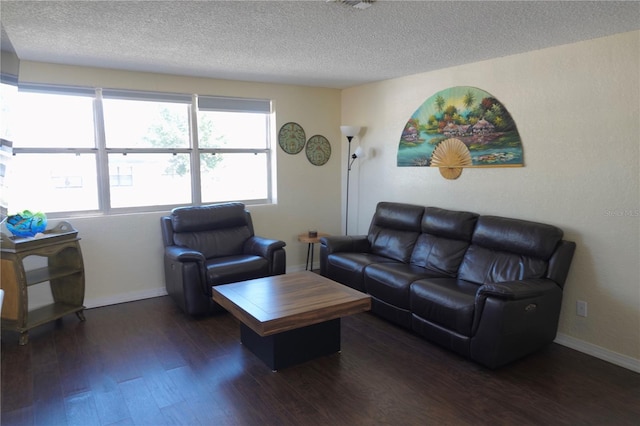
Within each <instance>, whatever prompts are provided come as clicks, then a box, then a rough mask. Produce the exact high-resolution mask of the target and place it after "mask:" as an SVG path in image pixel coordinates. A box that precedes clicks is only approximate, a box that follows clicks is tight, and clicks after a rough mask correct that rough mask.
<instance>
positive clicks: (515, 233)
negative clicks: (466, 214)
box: [458, 216, 563, 285]
mask: <svg viewBox="0 0 640 426" xmlns="http://www.w3.org/2000/svg"><path fill="white" fill-rule="evenodd" d="M562 236H563V233H562V230H561V229H559V228H556V227H555V226H552V225H546V224H542V223H536V222H529V221H525V220H519V219H510V218H503V217H497V216H481V217H480V218H478V223H477V225H476V228H475V231H474V233H473V237H472V240H471V246H469V248H468V250H467V252H466V253H465V255H464V259H463V261H462V264H461V265H460V270H459V274H458V275H459V277H460V278H462V279H463V280H466V281H471V282H474V283H477V284H480V285H481V284H487V283H496V282H504V281H512V280H523V279H529V278H541V277H544V276H545V274H546V272H547V266H548V262H549V258H550V257H551V255H552V254H553V253H554V251H555V249H556V247H557V246H558V244H559V243H560V241H561V240H562Z"/></svg>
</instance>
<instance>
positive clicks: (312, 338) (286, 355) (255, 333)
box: [212, 272, 371, 371]
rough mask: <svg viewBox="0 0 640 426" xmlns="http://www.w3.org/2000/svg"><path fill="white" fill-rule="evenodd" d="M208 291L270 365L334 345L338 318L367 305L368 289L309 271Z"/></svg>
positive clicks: (278, 365) (295, 361)
mask: <svg viewBox="0 0 640 426" xmlns="http://www.w3.org/2000/svg"><path fill="white" fill-rule="evenodd" d="M212 297H213V300H214V301H216V302H217V303H219V304H220V305H222V306H223V307H224V308H225V309H227V310H228V311H229V312H231V314H232V315H233V316H234V317H236V318H237V319H238V320H240V322H241V325H240V340H241V341H242V343H243V344H244V345H245V346H246V347H247V348H249V350H251V351H252V352H253V353H254V354H255V355H257V356H258V358H260V359H261V360H262V361H264V362H265V363H266V364H267V365H268V366H269V367H271V369H272V370H274V371H275V370H279V369H281V368H284V367H288V366H291V365H294V364H298V363H301V362H305V361H309V360H311V359H313V358H317V357H319V356H324V355H329V354H332V353H335V352H338V351H340V318H341V317H344V316H347V315H352V314H356V313H359V312H364V311H368V310H369V309H371V298H370V297H369V296H368V295H366V294H364V293H361V292H359V291H357V290H354V289H352V288H350V287H347V286H345V285H342V284H339V283H337V282H335V281H332V280H330V279H328V278H325V277H323V276H321V275H318V274H315V273H313V272H298V273H292V274H284V275H276V276H273V277H266V278H258V279H255V280H248V281H241V282H238V283H233V284H225V285H220V286H214V287H212Z"/></svg>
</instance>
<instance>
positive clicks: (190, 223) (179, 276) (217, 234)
mask: <svg viewBox="0 0 640 426" xmlns="http://www.w3.org/2000/svg"><path fill="white" fill-rule="evenodd" d="M160 224H161V228H162V240H163V243H164V273H165V274H164V275H165V285H166V287H167V293H168V294H169V296H171V297H172V298H173V300H174V301H175V302H176V303H177V304H178V306H180V308H181V309H182V310H183V311H184V312H186V313H187V314H190V315H206V314H211V313H214V312H216V311H223V308H222V307H221V306H220V305H218V304H217V303H215V302H214V301H213V299H212V298H211V286H214V285H220V284H228V283H232V282H236V281H244V280H250V279H254V278H262V277H266V276H271V275H280V274H284V273H285V269H286V253H285V249H284V247H285V242H284V241H280V240H273V239H268V238H264V237H259V236H257V235H255V233H254V230H253V222H252V220H251V214H250V213H249V211H248V210H246V209H245V206H244V204H242V203H221V204H211V205H206V206H194V207H179V208H175V209H173V210H172V211H171V214H170V215H169V216H163V217H162V218H161V219H160Z"/></svg>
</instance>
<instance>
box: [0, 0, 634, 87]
mask: <svg viewBox="0 0 640 426" xmlns="http://www.w3.org/2000/svg"><path fill="white" fill-rule="evenodd" d="M0 8H1V9H0V21H1V23H2V40H1V41H2V49H3V50H11V49H12V48H13V49H14V50H15V52H16V54H17V56H18V57H19V58H20V59H21V60H29V61H39V62H52V63H64V64H72V65H82V66H96V67H102V68H116V69H126V70H137V71H151V72H158V73H169V74H178V75H189V76H202V77H212V78H221V79H233V80H245V81H260V82H269V83H286V84H298V85H308V86H319V87H332V88H345V87H350V86H354V85H359V84H363V83H367V82H371V81H379V80H384V79H389V78H395V77H400V76H405V75H410V74H416V73H421V72H426V71H431V70H435V69H441V68H446V67H450V66H454V65H460V64H465V63H471V62H477V61H481V60H485V59H491V58H497V57H501V56H506V55H512V54H516V53H521V52H527V51H532V50H537V49H542V48H545V47H550V46H556V45H561V44H567V43H573V42H577V41H581V40H587V39H593V38H597V37H603V36H606V35H610V34H615V33H622V32H627V31H631V30H638V29H640V1H596V2H584V1H536V2H530V1H492V2H488V1H392V0H379V1H377V2H375V3H374V4H373V5H372V6H371V7H369V8H368V9H365V10H359V9H355V8H353V7H350V6H348V5H345V4H340V3H337V2H332V1H329V2H327V1H326V0H306V1H269V0H261V1H231V0H218V1H213V0H209V1H184V0H175V1H96V0H85V1H47V2H39V1H8V0H2V1H1V3H0Z"/></svg>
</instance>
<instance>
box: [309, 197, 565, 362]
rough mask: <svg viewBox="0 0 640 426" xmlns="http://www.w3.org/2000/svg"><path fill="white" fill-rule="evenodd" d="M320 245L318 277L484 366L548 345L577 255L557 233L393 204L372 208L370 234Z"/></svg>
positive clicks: (512, 222)
mask: <svg viewBox="0 0 640 426" xmlns="http://www.w3.org/2000/svg"><path fill="white" fill-rule="evenodd" d="M320 242H321V245H320V273H321V274H322V275H324V276H326V277H328V278H331V279H333V280H335V281H338V282H340V283H342V284H345V285H348V286H350V287H353V288H355V289H357V290H360V291H363V292H366V293H368V294H369V295H370V296H371V297H372V312H373V313H375V314H377V315H379V316H381V317H384V318H386V319H388V320H390V321H392V322H394V323H396V324H399V325H401V326H403V327H406V328H408V329H411V330H413V331H414V332H416V333H418V334H419V335H421V336H423V337H425V338H427V339H428V340H430V341H432V342H435V343H437V344H439V345H442V346H444V347H446V348H448V349H450V350H452V351H454V352H457V353H458V354H460V355H463V356H465V357H468V358H470V359H472V360H474V361H476V362H478V363H480V364H483V365H485V366H487V367H489V368H497V367H500V366H502V365H505V364H507V363H509V362H512V361H514V360H517V359H519V358H521V357H523V356H525V355H527V354H530V353H532V352H534V351H536V350H538V349H540V348H542V347H544V346H545V345H547V344H549V343H551V342H552V341H553V340H554V338H555V336H556V331H557V326H558V318H559V315H560V306H561V301H562V289H563V285H564V283H565V280H566V278H567V274H568V271H569V267H570V264H571V261H572V258H573V253H574V251H575V243H573V242H570V241H565V240H563V231H562V230H560V229H559V228H557V227H555V226H551V225H546V224H541V223H535V222H530V221H524V220H518V219H510V218H505V217H497V216H480V215H478V214H475V213H471V212H463V211H451V210H445V209H441V208H436V207H422V206H417V205H412V204H402V203H390V202H381V203H379V204H378V206H377V208H376V212H375V214H374V216H373V219H372V221H371V225H370V227H369V232H368V234H367V235H362V236H331V237H323V238H321V240H320Z"/></svg>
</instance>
